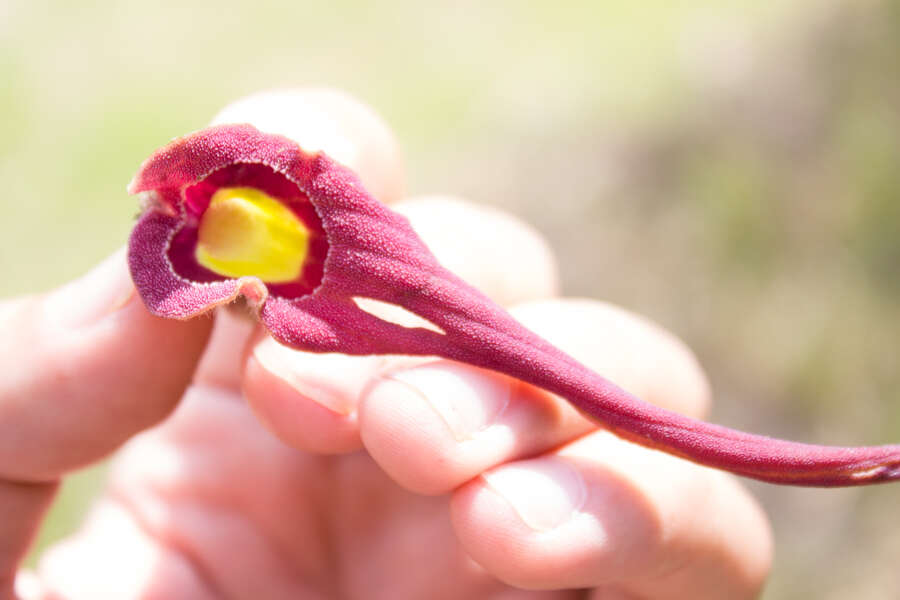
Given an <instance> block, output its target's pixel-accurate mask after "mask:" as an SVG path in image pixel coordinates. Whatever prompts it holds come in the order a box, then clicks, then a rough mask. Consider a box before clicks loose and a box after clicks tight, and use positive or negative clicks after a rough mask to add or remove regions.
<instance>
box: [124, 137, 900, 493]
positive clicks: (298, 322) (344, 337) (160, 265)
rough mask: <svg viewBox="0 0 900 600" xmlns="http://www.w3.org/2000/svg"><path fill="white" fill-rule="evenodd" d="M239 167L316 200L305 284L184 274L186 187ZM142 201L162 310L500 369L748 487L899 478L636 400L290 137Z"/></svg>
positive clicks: (151, 303)
mask: <svg viewBox="0 0 900 600" xmlns="http://www.w3.org/2000/svg"><path fill="white" fill-rule="evenodd" d="M235 165H254V167H253V168H252V169H249V170H250V171H253V172H256V175H254V177H257V180H255V181H256V184H258V185H261V186H262V185H263V183H261V182H265V181H270V180H271V181H275V180H278V178H279V177H283V179H284V181H286V182H288V183H287V184H286V185H287V186H288V187H287V188H285V189H281V188H279V190H280V191H279V190H274V191H272V189H269V191H272V193H273V194H274V195H275V196H277V197H279V198H282V199H285V201H294V200H296V201H297V202H300V204H301V205H302V202H301V200H302V201H307V200H308V202H309V209H307V208H298V209H297V210H299V211H300V213H298V214H306V220H307V222H315V223H319V222H320V223H321V231H322V233H323V236H322V241H321V248H320V249H319V250H320V251H321V252H320V256H324V257H325V258H324V260H322V261H321V267H320V268H318V270H315V271H314V275H315V276H313V277H311V278H310V279H308V280H304V281H306V283H305V284H304V283H302V282H297V284H296V286H294V287H279V286H278V285H273V284H266V283H264V282H263V281H262V280H260V279H259V278H257V277H241V278H239V279H227V278H221V277H218V278H217V279H213V280H208V279H209V278H208V277H207V278H204V277H200V276H199V275H197V273H199V271H197V272H196V273H195V272H189V271H191V269H190V268H188V267H184V268H182V269H181V271H180V272H178V269H176V268H175V266H174V265H173V261H172V260H171V258H170V257H171V256H173V254H172V247H173V240H175V239H176V236H177V235H178V233H179V232H180V231H188V230H189V228H190V226H191V224H190V223H189V221H190V219H191V215H192V214H194V216H195V217H197V218H200V217H202V210H203V206H202V202H201V203H199V204H197V203H195V204H194V205H192V204H191V202H192V199H191V197H190V196H191V194H190V192H189V191H188V190H190V189H191V186H195V185H198V184H201V183H203V182H207V181H209V180H210V177H215V175H213V174H215V173H220V172H223V171H222V170H223V169H232V168H234V166H235ZM244 171H247V169H245V170H244ZM257 171H258V172H257ZM242 172H243V171H242ZM270 175H271V177H270ZM245 183H246V182H245ZM278 185H282V184H280V183H279V184H278ZM290 186H296V190H293V188H291V187H290ZM273 189H274V188H273ZM130 191H132V192H133V193H143V194H144V206H145V213H144V215H143V216H142V217H141V219H140V221H139V222H138V225H137V226H136V227H135V230H134V232H133V234H132V237H131V242H130V251H129V262H130V265H131V271H132V276H133V277H134V281H135V284H136V286H137V289H138V291H139V292H140V294H141V296H142V297H143V299H144V302H145V303H146V304H147V307H148V308H149V309H150V311H151V312H153V313H154V314H157V315H162V316H166V317H174V318H188V317H191V316H194V315H196V314H199V313H201V312H204V311H206V310H209V309H211V308H212V307H214V306H217V305H219V304H222V303H225V302H229V301H231V300H233V299H235V298H236V297H237V296H238V295H244V296H245V297H247V299H248V300H249V302H250V304H251V305H252V306H254V307H256V308H257V309H258V311H259V315H260V319H261V320H262V322H263V323H264V324H265V325H266V327H267V328H268V329H269V331H270V332H271V334H272V336H273V337H274V338H275V339H277V340H278V341H280V342H281V343H283V344H285V345H288V346H290V347H292V348H296V349H299V350H305V351H310V352H342V353H346V354H417V355H437V356H442V357H445V358H449V359H453V360H458V361H461V362H466V363H469V364H472V365H475V366H479V367H484V368H488V369H493V370H495V371H499V372H502V373H506V374H508V375H511V376H513V377H516V378H518V379H521V380H523V381H527V382H529V383H531V384H534V385H536V386H539V387H541V388H544V389H546V390H548V391H550V392H553V393H556V394H558V395H560V396H562V397H563V398H566V399H567V400H568V401H569V402H571V403H572V404H573V405H575V406H576V407H578V408H579V409H580V410H581V411H582V412H584V413H585V414H586V415H588V416H589V417H591V418H592V419H594V420H595V421H597V422H598V423H599V424H601V425H602V426H604V427H607V428H609V429H610V430H612V431H613V432H615V433H616V434H617V435H619V436H621V437H623V438H625V439H628V440H631V441H633V442H635V443H638V444H641V445H644V446H647V447H650V448H655V449H658V450H662V451H664V452H668V453H671V454H674V455H676V456H680V457H683V458H686V459H688V460H692V461H694V462H697V463H700V464H704V465H708V466H711V467H715V468H719V469H724V470H727V471H731V472H733V473H737V474H740V475H744V476H746V477H752V478H755V479H760V480H763V481H770V482H773V483H784V484H793V485H809V486H850V485H862V484H868V483H877V482H883V481H891V480H897V479H900V446H898V445H889V446H875V447H864V448H840V447H829V446H813V445H808V444H800V443H795V442H788V441H783V440H776V439H772V438H767V437H763V436H757V435H751V434H747V433H742V432H739V431H734V430H731V429H727V428H725V427H721V426H718V425H711V424H709V423H704V422H702V421H697V420H695V419H691V418H688V417H685V416H683V415H680V414H678V413H674V412H671V411H667V410H664V409H661V408H658V407H656V406H653V405H651V404H648V403H645V402H643V401H641V400H639V399H637V398H635V397H634V396H632V395H630V394H629V393H628V392H625V391H624V390H622V389H621V388H619V387H617V386H616V385H614V384H612V383H610V382H609V381H607V380H605V379H603V378H602V377H601V376H600V375H598V374H596V373H594V372H592V371H590V370H589V369H587V368H586V367H584V366H583V365H581V364H580V363H578V362H577V361H575V360H574V359H573V358H571V357H569V356H568V355H566V354H564V353H563V352H561V351H560V350H558V349H556V348H555V347H553V346H552V345H551V344H549V343H548V342H546V341H545V340H543V339H541V338H540V337H538V336H537V335H535V334H533V333H531V332H530V331H528V330H527V329H525V328H524V327H522V326H521V325H520V324H519V323H518V322H516V321H515V320H514V319H513V318H512V317H511V316H510V315H509V314H508V313H506V311H504V310H503V309H502V308H500V307H499V306H497V305H495V304H494V303H493V302H491V301H490V300H489V299H488V298H487V297H486V296H484V295H483V294H481V293H480V292H479V291H478V290H475V289H474V288H472V287H471V286H469V285H468V284H466V283H465V282H463V281H462V280H461V279H459V278H458V277H456V276H455V275H453V274H452V273H450V272H449V271H447V270H446V269H444V268H443V267H441V266H440V265H439V264H438V263H437V261H436V260H435V258H434V257H433V256H432V254H431V252H429V250H428V249H427V248H426V247H425V245H424V244H423V243H422V242H421V240H419V238H418V236H417V235H416V234H415V233H414V232H413V230H412V228H411V227H410V226H409V223H408V222H407V221H406V219H405V218H403V217H402V216H400V215H398V214H396V213H394V212H392V211H391V210H389V209H388V208H387V207H385V206H384V205H382V204H380V203H379V202H377V201H376V200H374V199H373V198H372V197H371V196H369V194H368V193H367V192H366V191H365V190H364V189H363V187H362V185H361V184H360V182H359V180H358V179H357V177H356V175H354V174H353V173H352V172H351V171H349V170H348V169H346V168H345V167H343V166H341V165H339V164H337V163H335V162H334V161H332V160H331V159H329V158H328V157H327V156H325V155H324V154H321V153H319V154H314V155H311V154H307V153H305V152H303V151H302V150H301V149H300V148H299V147H298V146H297V144H296V143H294V142H292V141H291V140H289V139H287V138H284V137H280V136H275V135H268V134H263V133H260V132H259V131H257V130H256V129H254V128H253V127H251V126H249V125H240V126H219V127H213V128H210V129H207V130H204V131H201V132H198V133H195V134H193V135H190V136H187V137H185V138H182V139H179V140H176V141H175V142H173V143H172V144H170V145H169V146H167V147H165V148H164V149H162V150H160V151H159V152H157V153H156V154H154V155H153V156H152V157H151V158H150V159H149V160H148V161H147V162H146V163H145V164H144V165H143V167H142V168H141V170H140V171H139V173H138V174H137V176H136V177H135V180H134V181H133V182H132V184H131V187H130ZM295 192H296V193H295ZM291 199H293V200H291ZM304 206H305V205H304ZM304 210H309V212H307V213H303V211H304ZM176 254H177V253H176ZM188 262H189V261H188ZM310 282H312V283H310ZM304 285H305V287H304ZM358 297H362V298H372V299H375V300H380V301H382V302H388V303H391V304H396V305H398V306H402V307H403V308H405V309H407V310H409V311H411V312H413V313H415V314H417V315H419V316H420V317H422V318H424V319H426V320H427V321H429V322H430V323H432V324H433V325H434V326H435V327H436V329H438V330H439V331H433V330H431V329H427V328H424V327H402V326H400V325H397V324H394V323H391V322H388V321H384V320H382V319H379V318H378V317H375V316H373V315H371V314H369V313H368V312H365V311H363V310H362V309H360V308H358V307H357V305H356V304H355V302H354V300H353V299H354V298H358Z"/></svg>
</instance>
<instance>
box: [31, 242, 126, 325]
mask: <svg viewBox="0 0 900 600" xmlns="http://www.w3.org/2000/svg"><path fill="white" fill-rule="evenodd" d="M134 296H135V291H134V284H132V283H131V277H130V276H129V274H128V266H127V264H126V261H125V249H124V248H122V249H120V250H118V251H117V252H115V253H114V254H112V255H111V256H109V257H107V258H106V259H105V260H104V261H103V262H101V263H100V264H99V265H97V266H96V267H94V268H93V269H91V270H90V271H88V273H87V274H85V275H83V276H81V277H79V278H78V279H76V280H75V281H72V282H69V283H67V284H66V285H64V286H62V287H61V288H57V289H55V290H53V291H52V292H50V293H49V294H47V295H46V296H45V297H44V300H43V310H44V312H45V315H46V319H47V321H48V322H50V323H55V324H59V325H63V326H66V327H80V326H84V325H89V324H91V323H94V322H96V321H99V320H100V319H102V318H103V317H105V316H107V315H110V314H112V313H114V312H116V311H118V310H119V309H121V308H122V307H124V306H125V305H126V304H128V303H129V301H130V300H131V299H132V298H134Z"/></svg>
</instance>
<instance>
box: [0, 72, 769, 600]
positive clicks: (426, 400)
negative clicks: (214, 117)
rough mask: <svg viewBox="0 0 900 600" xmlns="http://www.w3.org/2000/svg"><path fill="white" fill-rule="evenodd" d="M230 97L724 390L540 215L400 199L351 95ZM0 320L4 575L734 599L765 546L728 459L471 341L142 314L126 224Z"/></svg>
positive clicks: (84, 592) (629, 360)
mask: <svg viewBox="0 0 900 600" xmlns="http://www.w3.org/2000/svg"><path fill="white" fill-rule="evenodd" d="M220 120H242V121H251V122H254V123H256V124H258V125H259V126H260V127H261V128H268V129H269V130H273V129H279V130H280V131H281V132H283V133H285V134H287V135H292V136H294V137H295V138H296V137H302V136H304V135H306V139H307V144H306V145H307V146H310V145H313V146H316V147H318V148H321V149H324V150H325V151H326V152H329V153H330V154H332V155H334V156H335V157H336V158H337V159H338V160H341V161H342V162H345V163H346V164H348V166H350V167H351V168H353V169H354V170H356V171H357V172H358V173H359V174H360V176H361V178H362V180H363V182H364V183H365V185H366V186H367V188H368V189H369V190H370V191H371V192H372V193H373V194H374V195H375V196H376V197H378V198H379V199H381V200H383V201H385V202H388V203H390V204H392V205H393V207H394V208H395V209H396V210H398V211H400V212H402V213H404V214H406V215H407V216H408V217H409V218H410V221H411V222H412V224H413V226H414V227H415V229H416V230H417V231H418V233H419V234H420V235H421V237H422V238H423V239H424V240H425V242H426V243H428V245H429V246H430V247H431V248H432V250H433V251H434V252H435V254H436V255H437V256H438V258H439V259H440V260H441V261H442V262H443V263H444V264H445V265H446V266H448V267H449V268H450V269H451V270H453V271H455V272H456V273H457V274H459V275H460V276H462V277H463V278H464V279H466V280H468V281H469V282H471V283H472V284H474V285H475V286H476V287H478V288H480V289H482V290H483V291H484V292H486V293H487V294H488V295H490V296H491V297H492V298H493V299H494V300H496V301H497V302H499V303H501V304H503V305H505V306H508V307H509V308H510V310H511V311H512V312H513V314H514V315H516V316H517V317H518V318H519V319H520V320H521V321H522V322H523V323H524V324H525V325H526V326H528V327H529V328H531V329H533V330H535V331H537V332H538V333H540V334H541V335H544V336H545V337H547V338H548V339H550V341H552V342H553V343H554V344H556V345H558V346H559V347H561V348H562V349H563V350H565V351H567V352H569V353H570V354H572V355H573V356H575V357H576V358H578V359H579V360H581V361H583V362H584V363H585V364H587V365H588V366H589V367H591V368H593V369H594V370H596V371H598V372H600V373H602V374H603V375H604V376H606V377H607V378H609V379H611V380H613V381H615V382H617V383H618V384H620V385H621V386H623V387H625V388H626V389H628V390H629V391H631V392H633V393H635V394H637V395H638V396H640V397H642V398H644V399H646V400H648V401H651V402H654V403H657V404H660V405H662V406H666V407H668V408H671V409H674V410H679V411H682V412H684V413H686V414H689V415H692V416H696V417H703V416H704V415H705V414H706V413H707V411H708V409H709V405H710V397H711V396H710V392H709V387H708V385H707V382H706V378H705V376H704V375H703V373H702V371H701V370H700V368H699V367H698V365H697V362H696V360H695V359H694V357H693V355H692V354H691V353H690V352H689V351H688V350H687V349H686V347H685V346H684V345H683V344H681V343H680V342H679V341H677V340H676V339H675V338H674V337H673V336H671V335H670V334H668V333H666V332H665V331H664V330H662V329H661V328H660V327H658V326H656V325H653V324H651V323H649V322H647V321H646V320H644V319H642V318H640V317H638V316H635V315H633V314H631V313H629V312H627V311H625V310H622V309H619V308H616V307H613V306H610V305H608V304H604V303H602V302H598V301H594V300H572V299H566V298H561V297H560V296H559V295H558V289H557V282H556V281H557V280H556V270H555V263H554V259H553V257H552V254H551V252H550V250H549V249H548V246H547V245H546V244H545V243H544V242H543V240H541V238H540V237H539V236H538V235H537V234H536V233H535V232H534V231H533V230H532V229H530V228H529V227H527V226H525V225H523V224H522V223H520V222H519V221H517V220H516V219H515V218H513V217H511V216H509V215H505V214H502V213H499V212H497V211H494V210H488V209H485V208H484V207H479V206H478V205H476V204H473V203H470V202H466V201H462V200H458V199H451V198H446V197H430V198H412V199H404V198H403V192H402V190H403V173H402V168H401V166H400V161H399V153H398V151H397V146H396V143H395V141H394V139H393V137H392V136H391V134H390V132H389V131H388V129H387V128H386V127H385V126H384V124H383V123H382V122H381V121H380V120H379V119H378V118H377V117H375V116H374V114H373V113H371V111H369V109H367V108H365V107H364V106H362V105H361V104H359V103H358V102H356V101H355V100H352V99H349V98H348V97H347V96H344V95H342V94H339V93H336V92H331V91H327V90H298V91H292V92H272V93H266V94H260V95H256V96H253V97H250V98H248V99H245V100H242V101H240V102H238V103H235V104H234V105H232V106H231V107H229V108H228V109H227V110H226V111H225V112H224V114H223V115H222V116H221V117H220ZM323 123H324V125H323ZM301 141H302V140H301ZM463 232H464V233H463ZM0 327H2V331H3V332H4V335H3V336H2V338H0V360H2V362H3V364H4V374H5V377H4V378H3V379H2V381H0V599H2V600H6V599H11V598H17V597H18V598H20V599H21V600H35V599H40V600H51V599H53V600H57V599H65V600H82V599H85V600H87V599H93V600H98V599H107V598H109V599H116V600H128V599H138V598H140V599H167V598H196V599H198V600H207V599H209V600H212V599H218V598H267V599H273V600H279V599H282V598H284V599H288V598H290V599H296V598H311V599H318V598H322V599H326V598H342V599H343V598H346V599H356V598H367V599H372V598H374V599H378V598H390V599H406V598H409V599H416V598H492V599H493V598H503V599H510V600H512V599H518V598H541V599H545V598H546V599H563V598H565V599H569V598H591V599H613V598H615V599H619V598H640V599H648V600H649V599H656V598H665V599H673V598H674V599H678V598H685V599H687V598H690V599H704V598H709V599H713V598H729V599H735V598H754V597H756V596H757V595H758V594H759V591H760V589H761V587H762V585H763V582H764V580H765V577H766V574H767V572H768V570H769V566H770V562H771V557H772V543H771V535H770V531H769V527H768V524H767V521H766V518H765V516H764V515H763V513H762V511H761V510H760V508H759V506H758V505H757V503H756V502H755V501H754V499H753V498H752V497H751V496H750V495H749V494H748V493H747V492H746V491H745V489H744V488H743V487H742V486H741V484H740V483H739V481H738V480H736V479H735V478H733V477H731V476H729V475H726V474H723V473H721V472H717V471H713V470H710V469H706V468H702V467H699V466H696V465H694V464H691V463H688V462H685V461H683V460H680V459H677V458H674V457H672V456H669V455H666V454H662V453H659V452H655V451H651V450H647V449H645V448H641V447H638V446H635V445H632V444H629V443H627V442H624V441H621V440H619V439H618V438H615V437H613V436H612V435H610V434H608V433H606V432H604V431H602V430H600V429H598V427H597V426H596V425H595V424H593V423H591V422H589V421H587V420H586V419H584V418H583V417H581V416H580V415H579V414H578V413H577V412H576V411H575V410H574V409H572V408H571V407H570V406H569V405H568V404H567V403H565V402H564V401H562V400H561V399H559V398H555V397H553V396H550V395H549V394H546V393H544V392H542V391H540V390H537V389H535V388H532V387H530V386H527V385H525V384H521V383H519V382H516V381H513V380H510V379H509V378H506V377H502V376H499V375H496V374H492V373H489V372H484V371H479V370H477V369H474V368H471V367H467V366H463V365H458V364H454V363H451V362H449V361H443V360H441V361H434V360H431V361H429V360H422V359H409V358H403V357H346V356H338V355H310V354H304V353H299V352H296V351H292V350H289V349H287V348H284V347H281V346H279V345H277V344H275V343H274V342H272V341H271V339H269V338H267V337H266V335H265V334H264V333H263V332H262V331H261V330H260V328H259V326H258V325H256V324H255V323H254V322H253V321H252V320H250V319H248V318H246V317H245V316H244V315H242V314H238V313H236V312H235V311H231V312H227V311H220V312H219V313H217V314H216V315H215V317H214V318H199V319H194V320H191V321H187V322H178V321H169V320H163V319H159V318H156V317H152V316H150V315H149V314H148V313H147V311H146V310H145V309H144V307H143V305H142V303H141V301H140V299H139V298H138V297H137V296H136V294H135V292H134V290H133V288H132V286H131V283H130V279H129V276H128V273H127V269H126V266H125V262H124V255H123V253H122V252H119V253H117V254H115V255H114V256H112V257H111V258H109V259H107V260H106V261H105V262H104V263H103V264H101V265H100V266H99V267H97V268H95V269H94V270H93V271H91V272H90V273H89V274H88V275H86V276H85V277H83V278H82V279H79V280H78V281H75V282H73V283H71V284H68V285H67V286H64V287H63V288H60V289H59V290H55V291H53V292H50V293H48V294H45V295H40V296H30V297H25V298H19V299H12V300H7V301H5V302H2V303H0ZM112 452H115V458H114V462H113V467H112V469H111V475H110V481H109V483H108V485H107V489H106V490H105V492H104V493H103V495H102V497H101V499H100V500H99V501H98V503H97V505H96V506H95V508H94V509H93V510H92V512H91V514H90V516H89V517H88V519H87V521H86V522H85V523H84V525H83V526H82V528H81V530H80V531H79V532H78V533H77V534H76V535H75V536H73V537H71V538H69V539H67V540H65V541H63V542H62V543H60V544H58V545H57V546H56V547H54V548H52V549H51V550H50V551H48V552H47V553H46V554H45V555H44V556H43V557H42V560H41V561H40V564H39V567H38V569H37V571H36V572H34V573H31V572H24V571H22V570H21V567H20V562H21V559H22V556H23V555H24V554H25V552H26V551H27V548H28V545H29V542H30V541H31V539H32V537H33V535H34V532H35V530H36V529H37V527H38V526H39V524H40V522H41V519H42V517H43V515H44V513H45V511H46V509H47V507H48V506H49V504H50V502H51V501H52V499H53V496H54V493H55V491H56V489H57V487H58V484H59V481H60V480H61V479H62V478H63V477H64V476H65V475H66V474H67V473H70V472H72V471H73V470H75V469H77V468H79V467H82V466H85V465H88V464H91V463H94V462H96V461H98V460H100V459H102V458H104V457H105V456H107V455H108V454H110V453H112Z"/></svg>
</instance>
